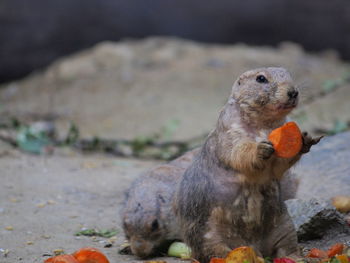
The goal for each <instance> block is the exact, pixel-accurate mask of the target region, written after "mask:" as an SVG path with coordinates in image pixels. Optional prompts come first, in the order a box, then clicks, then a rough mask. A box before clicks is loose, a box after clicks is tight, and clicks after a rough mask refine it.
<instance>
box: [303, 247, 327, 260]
mask: <svg viewBox="0 0 350 263" xmlns="http://www.w3.org/2000/svg"><path fill="white" fill-rule="evenodd" d="M307 257H308V258H327V257H328V256H327V252H326V251H324V250H321V249H318V248H313V249H311V250H310V252H309V254H308V255H307Z"/></svg>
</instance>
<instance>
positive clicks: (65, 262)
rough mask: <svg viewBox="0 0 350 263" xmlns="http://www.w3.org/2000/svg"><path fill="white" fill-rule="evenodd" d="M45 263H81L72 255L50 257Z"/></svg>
mask: <svg viewBox="0 0 350 263" xmlns="http://www.w3.org/2000/svg"><path fill="white" fill-rule="evenodd" d="M44 262H45V263H79V261H77V260H76V259H75V257H73V256H72V255H59V256H55V257H51V258H48V259H46V260H45V261H44Z"/></svg>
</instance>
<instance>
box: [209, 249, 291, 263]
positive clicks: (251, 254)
mask: <svg viewBox="0 0 350 263" xmlns="http://www.w3.org/2000/svg"><path fill="white" fill-rule="evenodd" d="M245 262H249V263H263V262H264V259H263V258H261V257H258V256H257V255H256V253H255V251H254V250H253V249H252V248H251V247H238V248H235V249H234V250H232V251H231V252H230V253H229V254H228V255H227V257H226V258H212V259H211V260H210V263H245ZM278 263H292V262H278ZM294 263H295V262H294Z"/></svg>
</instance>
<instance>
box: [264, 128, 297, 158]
mask: <svg viewBox="0 0 350 263" xmlns="http://www.w3.org/2000/svg"><path fill="white" fill-rule="evenodd" d="M269 141H270V142H271V143H272V145H273V148H274V149H275V154H276V155H277V156H278V157H282V158H291V157H294V156H295V155H297V154H298V153H299V152H300V150H301V147H302V145H303V140H302V136H301V132H300V129H299V127H298V125H297V124H296V123H295V122H287V123H286V124H284V125H283V126H281V127H279V128H277V129H274V130H273V131H272V132H271V133H270V135H269Z"/></svg>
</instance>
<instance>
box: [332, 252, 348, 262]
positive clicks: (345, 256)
mask: <svg viewBox="0 0 350 263" xmlns="http://www.w3.org/2000/svg"><path fill="white" fill-rule="evenodd" d="M335 258H336V259H338V260H339V261H340V263H349V262H350V259H349V258H348V256H347V255H346V254H341V255H336V256H335Z"/></svg>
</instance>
